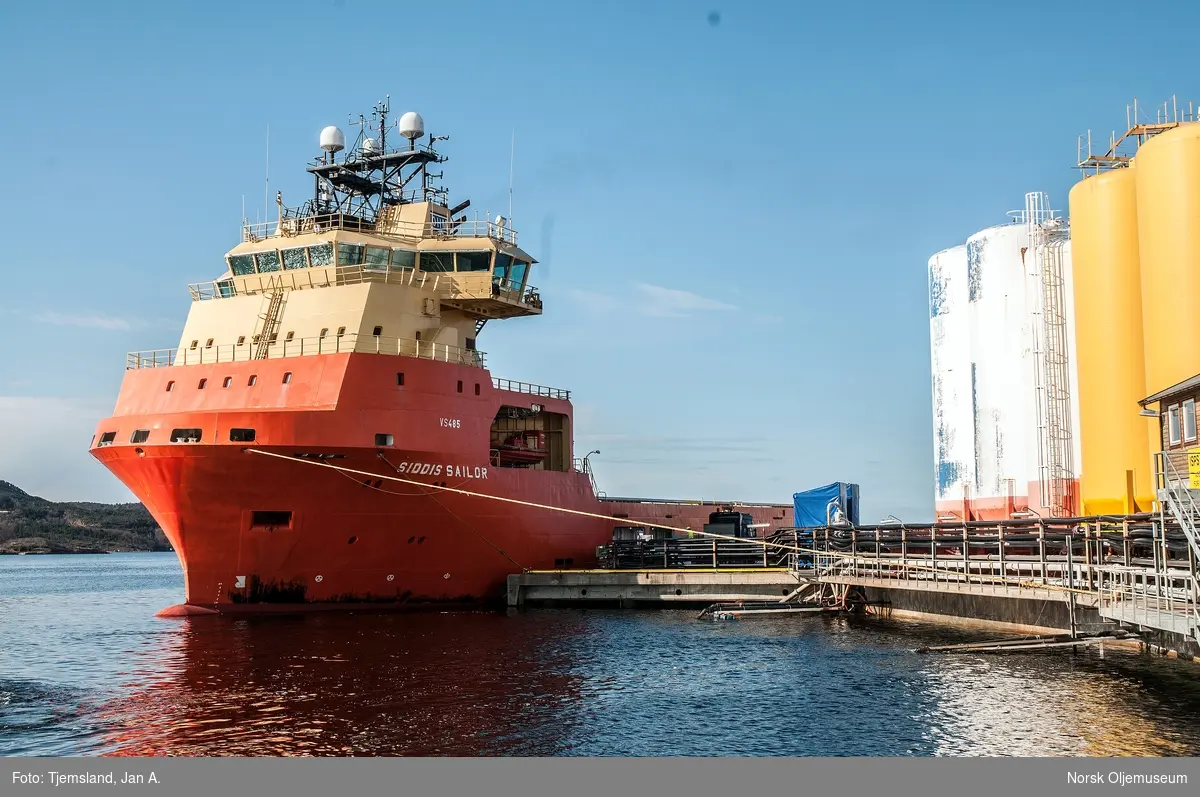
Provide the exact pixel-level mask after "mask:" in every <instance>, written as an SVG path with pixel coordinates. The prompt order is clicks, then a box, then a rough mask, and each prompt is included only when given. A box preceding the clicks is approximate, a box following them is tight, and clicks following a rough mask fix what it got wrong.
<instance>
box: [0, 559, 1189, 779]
mask: <svg viewBox="0 0 1200 797" xmlns="http://www.w3.org/2000/svg"><path fill="white" fill-rule="evenodd" d="M156 556H157V555H132V554H131V555H123V556H111V557H8V560H9V561H0V755H71V754H96V753H107V754H113V755H351V754H352V755H453V756H476V755H538V756H541V755H776V756H793V755H921V756H923V755H1097V756H1107V755H1197V754H1200V667H1197V666H1196V665H1194V664H1190V663H1183V662H1177V661H1173V660H1166V659H1160V658H1157V657H1149V656H1143V655H1139V654H1136V653H1129V652H1124V651H1119V650H1113V649H1109V650H1106V651H1105V652H1104V654H1103V656H1101V655H1100V654H1099V653H1098V652H1097V651H1095V650H1085V651H1082V652H1080V653H1079V654H1077V655H1072V654H1071V653H1070V652H1067V651H1058V652H1044V653H1038V654H1024V655H1021V654H1008V655H995V656H984V655H971V656H941V655H920V654H916V653H914V652H913V649H914V648H917V647H920V646H923V645H928V644H939V643H952V642H960V641H968V640H977V639H980V638H989V637H994V636H995V635H994V634H990V633H986V632H984V633H971V632H966V631H963V630H947V629H944V628H939V627H937V626H933V625H930V624H920V623H911V622H899V621H887V620H881V619H878V618H829V617H805V618H796V617H789V618H776V619H764V620H757V621H743V622H737V623H712V622H700V621H697V620H696V619H695V614H694V613H693V612H678V611H666V612H620V611H614V612H602V611H588V612H583V611H535V612H529V613H525V614H512V615H505V614H493V613H454V614H415V615H394V614H358V613H356V614H349V615H346V614H328V615H313V616H308V617H303V616H297V617H270V618H260V619H230V618H220V617H216V618H214V617H202V618H195V619H192V620H161V619H155V618H154V617H153V614H154V612H155V611H156V610H157V609H159V608H162V607H163V606H167V605H170V604H171V603H175V602H177V601H178V596H179V593H180V591H181V588H182V585H181V581H180V578H179V571H178V565H177V563H176V562H175V560H174V557H172V556H169V555H168V556H167V557H161V556H158V557H157V558H155V557H156ZM0 559H2V558H0ZM18 559H19V560H26V559H36V560H37V561H34V562H25V561H14V560H18ZM81 560H86V561H81Z"/></svg>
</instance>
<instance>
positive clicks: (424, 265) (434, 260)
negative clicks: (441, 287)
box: [421, 252, 454, 271]
mask: <svg viewBox="0 0 1200 797" xmlns="http://www.w3.org/2000/svg"><path fill="white" fill-rule="evenodd" d="M421 270H422V271H453V270H454V253H453V252H422V253H421Z"/></svg>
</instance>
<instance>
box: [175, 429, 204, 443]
mask: <svg viewBox="0 0 1200 797" xmlns="http://www.w3.org/2000/svg"><path fill="white" fill-rule="evenodd" d="M202 435H203V432H202V431H201V430H200V429H172V430H171V442H172V443H199V442H200V438H201V436H202Z"/></svg>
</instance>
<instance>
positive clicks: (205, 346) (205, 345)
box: [204, 338, 213, 349]
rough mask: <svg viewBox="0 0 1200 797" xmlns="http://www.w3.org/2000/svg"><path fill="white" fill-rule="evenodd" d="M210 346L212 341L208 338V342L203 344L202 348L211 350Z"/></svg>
mask: <svg viewBox="0 0 1200 797" xmlns="http://www.w3.org/2000/svg"><path fill="white" fill-rule="evenodd" d="M212 345H213V339H212V338H209V339H208V340H207V341H206V342H205V344H204V348H206V349H211V348H212Z"/></svg>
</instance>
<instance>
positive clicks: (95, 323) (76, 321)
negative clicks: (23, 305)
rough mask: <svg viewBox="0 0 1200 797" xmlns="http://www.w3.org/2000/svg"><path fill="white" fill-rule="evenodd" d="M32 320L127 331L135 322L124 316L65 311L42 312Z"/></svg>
mask: <svg viewBox="0 0 1200 797" xmlns="http://www.w3.org/2000/svg"><path fill="white" fill-rule="evenodd" d="M34 320H35V321H38V322H40V323H43V324H55V325H59V326H62V325H67V326H75V327H89V328H91V329H113V330H121V331H129V330H131V329H133V328H134V326H135V323H134V322H132V321H129V320H127V319H124V318H118V317H117V316H111V315H99V314H97V315H68V314H66V313H55V312H49V311H47V312H42V313H38V314H37V315H36V316H34Z"/></svg>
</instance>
